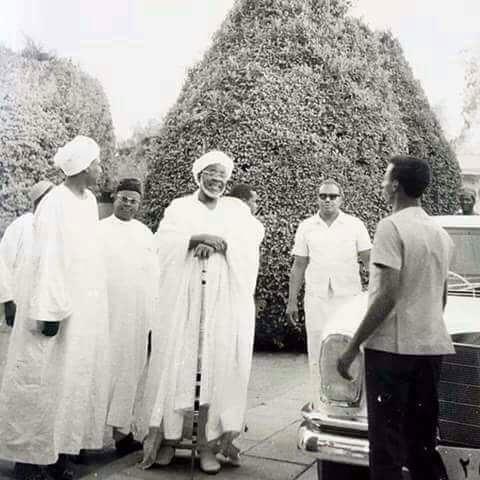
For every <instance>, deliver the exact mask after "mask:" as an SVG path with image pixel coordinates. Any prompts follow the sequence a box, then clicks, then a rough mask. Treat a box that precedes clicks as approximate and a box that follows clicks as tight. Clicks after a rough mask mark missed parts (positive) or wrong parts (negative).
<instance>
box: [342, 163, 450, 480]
mask: <svg viewBox="0 0 480 480" xmlns="http://www.w3.org/2000/svg"><path fill="white" fill-rule="evenodd" d="M430 179H431V172H430V167H429V165H428V163H427V162H426V161H425V160H420V159H417V158H412V157H402V156H397V157H393V158H392V159H391V160H390V162H389V164H388V167H387V170H386V172H385V177H384V180H383V183H382V186H383V195H384V198H385V200H386V201H387V202H388V203H389V204H390V205H392V211H393V213H392V215H390V216H389V217H387V218H384V219H383V220H382V221H381V222H380V223H379V224H378V227H377V231H376V233H375V238H374V241H373V249H372V259H371V273H370V285H369V307H368V310H367V313H366V314H365V317H364V319H363V321H362V323H361V324H360V326H359V327H358V329H357V332H356V333H355V335H354V337H353V339H352V340H351V341H350V344H349V345H348V347H347V349H346V351H345V352H344V353H343V355H342V356H341V357H340V358H339V360H338V370H339V373H340V374H341V375H342V376H343V377H344V378H346V379H349V378H350V374H349V368H350V366H351V364H352V362H353V361H354V359H355V358H356V357H357V355H358V354H359V352H360V346H361V345H362V344H364V347H365V350H364V352H365V377H366V389H367V407H368V438H369V441H370V478H372V480H384V479H387V478H388V479H389V480H401V479H402V478H403V476H402V467H403V466H407V467H408V469H409V473H410V477H411V478H412V480H437V479H440V478H446V476H445V473H444V472H445V470H444V467H443V464H442V460H441V458H440V455H439V453H438V452H437V451H436V449H435V442H436V429H437V421H438V382H439V376H440V368H441V363H442V356H443V355H445V354H451V353H454V349H453V345H452V342H451V339H450V335H449V334H448V332H447V329H446V326H445V323H444V321H443V310H444V308H445V304H446V298H447V297H446V281H447V275H448V267H449V264H450V260H451V256H452V252H453V242H452V240H451V239H450V237H449V235H448V234H447V232H446V231H445V230H444V229H443V228H441V227H440V226H439V225H438V224H437V223H436V222H435V221H434V220H433V219H431V218H430V217H429V216H428V215H427V214H426V213H425V211H424V210H423V209H422V207H421V205H420V198H421V196H422V194H423V193H424V191H425V189H426V188H427V187H428V185H429V183H430Z"/></svg>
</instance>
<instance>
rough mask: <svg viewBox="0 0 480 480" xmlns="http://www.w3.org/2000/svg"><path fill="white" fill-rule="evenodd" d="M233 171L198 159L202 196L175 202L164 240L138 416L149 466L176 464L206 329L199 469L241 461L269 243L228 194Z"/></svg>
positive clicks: (217, 158)
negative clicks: (258, 292)
mask: <svg viewBox="0 0 480 480" xmlns="http://www.w3.org/2000/svg"><path fill="white" fill-rule="evenodd" d="M232 169H233V162H232V160H231V159H230V158H229V157H228V156H227V155H225V154H224V153H223V152H220V151H211V152H208V153H207V154H205V155H203V156H202V157H200V158H199V159H198V160H196V161H195V163H194V164H193V168H192V171H193V176H194V178H195V181H196V183H197V185H198V186H199V189H198V190H197V191H196V192H195V193H194V194H192V195H188V196H186V197H182V198H178V199H176V200H174V201H173V202H172V203H171V204H170V206H169V207H168V208H167V209H166V210H165V213H164V216H163V219H162V221H161V222H160V226H159V229H158V232H157V234H156V238H157V246H158V252H159V264H160V272H161V278H160V285H159V288H160V298H161V306H160V312H159V318H158V321H157V322H156V325H155V326H154V328H153V331H152V356H151V359H150V366H149V371H148V376H147V381H146V387H145V397H144V400H143V405H142V406H141V407H140V408H139V409H137V412H139V416H138V421H137V423H138V427H139V430H140V434H141V435H142V433H143V435H145V436H146V438H145V442H144V461H143V466H144V467H145V468H148V467H150V466H152V465H153V464H154V463H156V464H158V465H168V464H169V463H170V462H171V461H172V460H173V458H174V456H175V448H177V447H179V446H180V442H181V440H182V438H183V431H184V423H186V421H185V420H186V418H188V415H189V412H191V410H192V405H193V404H194V401H195V393H196V391H195V390H196V388H195V386H196V378H198V376H197V375H198V373H199V372H198V371H197V367H198V363H199V362H198V359H199V335H200V323H202V327H203V328H202V330H203V334H202V337H201V339H202V348H201V349H202V352H200V353H201V372H200V374H201V380H200V382H199V385H198V387H199V390H200V391H199V395H198V397H199V398H198V399H197V402H196V404H197V405H198V406H199V426H198V450H199V454H200V468H201V469H202V470H203V471H205V472H207V473H217V472H218V471H219V470H220V468H221V465H220V463H219V462H218V459H217V458H216V453H222V454H223V455H224V456H225V457H226V458H227V459H228V460H230V461H231V462H232V463H235V464H238V454H237V453H236V452H238V450H236V449H235V448H234V447H233V444H232V440H233V439H234V438H235V437H236V436H238V434H239V433H240V432H241V431H242V428H243V422H244V414H245V409H246V398H247V386H248V380H249V376H250V367H251V358H252V346H253V334H254V311H255V309H254V302H253V293H254V289H255V283H256V277H257V271H258V257H259V245H260V242H261V240H262V238H261V235H260V234H259V229H258V225H257V224H256V220H255V219H254V217H253V216H252V215H251V212H250V210H249V208H248V206H247V205H246V204H245V203H244V202H242V201H241V200H239V199H237V198H229V197H223V193H224V192H225V187H226V183H227V181H228V179H229V178H230V175H231V173H232ZM206 259H208V270H207V272H206V275H205V279H204V280H205V284H204V285H205V289H204V297H203V298H202V294H201V292H202V288H201V286H202V265H201V264H202V263H203V261H205V260H206ZM199 260H201V261H199ZM202 301H203V302H204V305H203V306H204V314H203V315H201V311H202V308H201V305H202ZM201 319H202V320H203V321H202V322H200V320H201ZM197 393H198V389H197Z"/></svg>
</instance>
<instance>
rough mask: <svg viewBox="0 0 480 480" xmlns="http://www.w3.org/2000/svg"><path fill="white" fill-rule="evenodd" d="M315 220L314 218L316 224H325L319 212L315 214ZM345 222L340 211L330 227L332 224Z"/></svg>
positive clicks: (343, 214) (343, 215)
mask: <svg viewBox="0 0 480 480" xmlns="http://www.w3.org/2000/svg"><path fill="white" fill-rule="evenodd" d="M315 218H316V221H317V223H320V222H321V223H324V224H326V223H327V222H325V220H324V219H323V218H322V217H321V216H320V210H317V214H316V215H315ZM344 220H345V213H343V212H342V211H341V210H339V211H338V216H337V218H336V219H335V220H334V221H333V222H332V225H333V224H334V223H337V222H339V223H343V222H344Z"/></svg>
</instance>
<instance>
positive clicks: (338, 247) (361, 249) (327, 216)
mask: <svg viewBox="0 0 480 480" xmlns="http://www.w3.org/2000/svg"><path fill="white" fill-rule="evenodd" d="M342 201H343V191H342V188H341V186H340V185H339V184H338V183H337V182H336V181H335V180H331V179H328V180H325V181H323V182H322V183H321V185H320V187H319V190H318V203H319V210H318V212H317V213H316V214H315V215H313V216H312V217H310V218H307V219H306V220H304V221H303V222H301V223H300V225H299V226H298V229H297V232H296V235H295V244H294V247H293V250H292V254H293V256H294V262H293V266H292V269H291V272H290V284H289V297H288V305H287V317H288V319H289V321H290V323H291V324H292V325H294V326H297V324H298V305H297V298H298V294H299V292H300V289H301V287H302V285H303V282H305V298H304V308H305V326H306V330H307V347H308V358H309V366H310V383H311V389H312V393H311V395H312V402H313V404H314V405H315V404H318V402H319V394H320V377H319V356H320V345H321V342H322V330H323V328H324V326H325V324H326V322H327V321H328V319H329V318H330V317H331V316H332V315H333V313H334V312H335V311H336V310H337V309H338V308H339V307H340V306H341V305H343V304H344V303H345V302H346V301H347V300H348V299H349V298H350V297H351V296H353V295H357V294H359V293H360V292H361V290H362V287H361V281H360V270H359V265H358V261H359V260H360V262H362V264H363V265H364V266H367V265H368V262H369V256H370V249H371V242H370V236H369V234H368V232H367V229H366V228H365V225H364V224H363V222H362V221H361V220H359V219H358V218H356V217H354V216H352V215H347V214H346V213H344V212H342V211H341V210H340V207H341V205H342Z"/></svg>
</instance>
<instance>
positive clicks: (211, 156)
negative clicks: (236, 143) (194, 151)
mask: <svg viewBox="0 0 480 480" xmlns="http://www.w3.org/2000/svg"><path fill="white" fill-rule="evenodd" d="M216 163H219V164H220V165H223V166H224V167H225V170H226V172H227V180H228V179H229V178H230V177H231V176H232V170H233V160H232V159H231V158H230V157H229V156H228V155H226V154H225V153H223V152H221V151H220V150H211V151H210V152H207V153H205V154H204V155H202V156H201V157H200V158H197V160H195V162H193V166H192V173H193V177H194V178H195V181H196V182H198V174H199V173H200V172H201V171H202V170H204V169H205V168H207V167H208V166H209V165H215V164H216Z"/></svg>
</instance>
